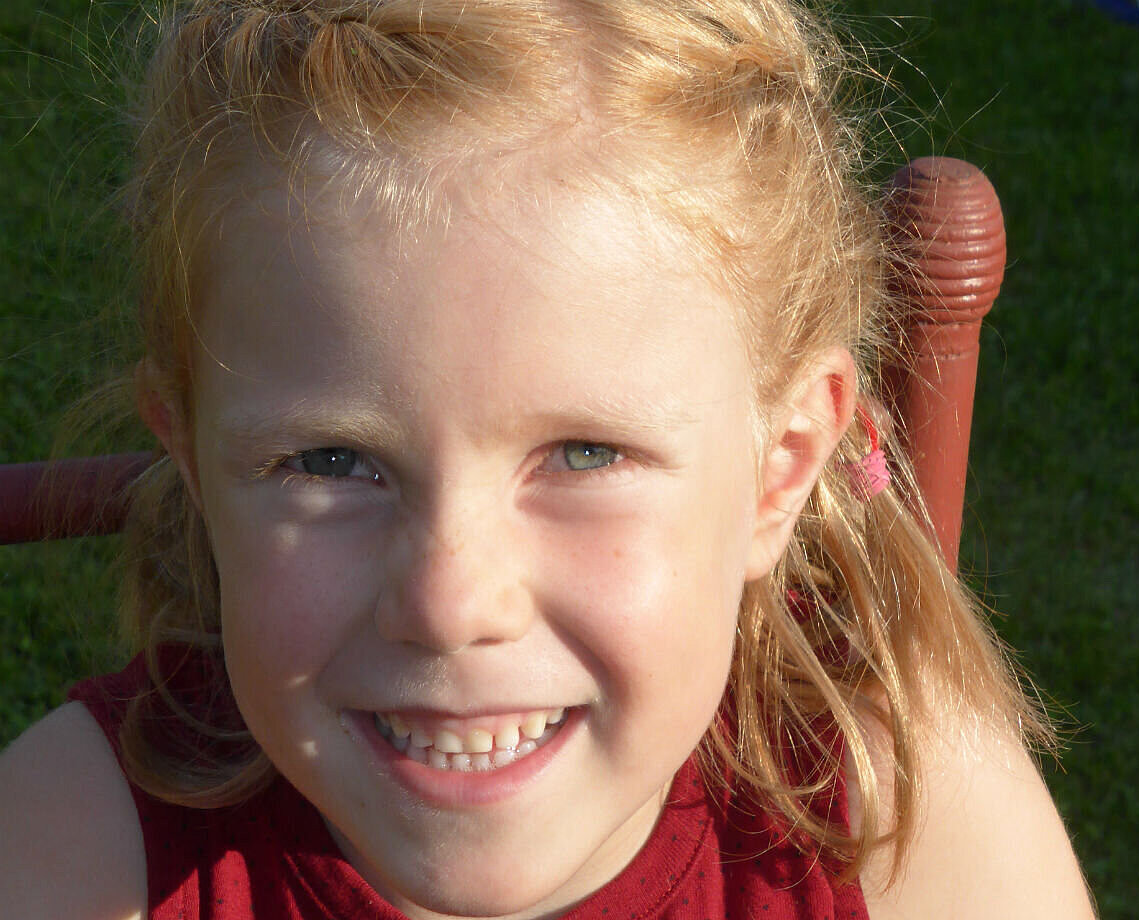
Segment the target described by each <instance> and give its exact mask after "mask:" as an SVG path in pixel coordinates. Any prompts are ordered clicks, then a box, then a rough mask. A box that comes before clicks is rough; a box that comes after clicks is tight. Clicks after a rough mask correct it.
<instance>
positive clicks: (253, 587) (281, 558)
mask: <svg viewBox="0 0 1139 920" xmlns="http://www.w3.org/2000/svg"><path fill="white" fill-rule="evenodd" d="M227 524H228V526H227V527H226V529H225V532H224V535H219V536H218V537H216V538H215V557H216V559H217V563H218V574H219V580H220V586H221V600H222V625H223V638H224V640H225V644H226V649H227V656H228V655H229V654H230V650H231V648H232V647H233V646H235V645H238V644H241V645H243V646H256V647H257V649H259V652H258V654H257V656H256V657H257V659H258V660H259V661H260V662H261V663H262V666H263V667H264V668H265V669H267V670H278V669H280V670H283V671H285V672H288V673H282V674H281V675H280V676H281V677H282V679H284V680H287V681H288V680H291V681H298V680H301V679H304V678H307V677H311V676H314V673H315V672H316V671H317V670H318V669H319V667H320V665H321V663H322V661H323V660H324V659H326V658H327V656H328V655H329V654H330V653H331V651H332V650H333V649H334V648H335V647H336V645H337V643H338V642H340V641H342V640H343V637H344V635H345V634H346V633H347V632H348V631H350V630H353V629H355V628H356V627H357V624H358V621H359V618H360V617H363V616H368V615H369V611H370V610H372V609H373V608H374V603H375V591H376V590H377V587H378V582H379V580H380V578H381V577H382V574H381V570H382V566H380V565H377V564H376V560H375V558H374V553H371V552H370V551H369V549H370V541H369V540H368V539H367V538H366V537H365V536H364V535H363V534H361V533H359V532H358V528H357V529H352V528H348V529H344V528H337V527H319V526H318V527H312V526H301V525H297V524H295V523H290V522H282V521H272V520H266V519H265V518H264V517H256V516H255V517H253V518H250V519H246V520H244V521H239V520H233V521H229V522H227ZM249 651H250V649H249V648H245V649H243V653H244V654H248V652H249Z"/></svg>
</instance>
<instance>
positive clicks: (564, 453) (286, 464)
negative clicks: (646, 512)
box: [259, 439, 629, 485]
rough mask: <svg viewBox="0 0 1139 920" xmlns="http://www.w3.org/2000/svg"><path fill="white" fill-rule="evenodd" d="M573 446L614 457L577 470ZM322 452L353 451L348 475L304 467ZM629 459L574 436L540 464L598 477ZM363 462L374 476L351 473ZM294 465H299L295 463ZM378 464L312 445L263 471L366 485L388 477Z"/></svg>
mask: <svg viewBox="0 0 1139 920" xmlns="http://www.w3.org/2000/svg"><path fill="white" fill-rule="evenodd" d="M572 449H579V450H582V451H585V452H587V453H602V454H604V453H605V452H607V453H608V454H610V455H611V459H609V460H608V462H603V463H600V464H598V465H597V466H586V467H582V468H580V469H575V468H573V467H572V466H570V460H569V457H568V451H570V450H572ZM321 454H334V455H335V454H351V455H352V460H353V463H352V467H351V470H350V471H349V473H348V474H346V475H343V476H336V475H332V474H330V473H313V472H310V471H309V470H307V469H304V464H305V463H306V461H308V460H310V459H313V458H315V457H317V456H318V455H321ZM559 455H560V458H561V461H562V462H563V463H564V464H565V467H566V468H565V469H559V470H543V469H542V467H544V466H546V465H547V464H548V463H549V462H550V460H551V459H552V458H555V457H558V456H559ZM324 459H327V460H328V461H329V462H330V463H335V462H336V458H335V456H333V457H328V458H324ZM627 459H629V455H628V453H627V452H625V451H623V450H622V449H621V448H618V447H616V446H614V445H611V444H605V443H603V442H600V441H585V440H580V439H573V440H567V441H559V442H557V443H556V444H555V445H554V446H553V447H552V448H550V449H549V450H548V451H547V452H546V454H545V456H544V458H543V460H542V463H541V464H539V466H538V471H539V472H540V474H541V475H543V476H555V475H565V474H572V475H573V476H574V478H575V479H582V478H593V477H595V476H604V475H612V473H613V468H614V467H619V466H622V465H623V461H625V460H627ZM361 463H364V464H368V465H370V466H371V467H372V470H371V472H372V475H371V477H370V478H369V477H366V476H352V475H351V471H352V470H355V468H356V466H357V465H358V464H361ZM290 464H295V466H293V465H290ZM377 465H378V464H376V462H375V461H374V459H372V458H370V457H369V456H368V455H367V454H366V453H364V452H362V451H358V450H355V449H354V448H351V447H340V446H337V447H313V448H309V449H308V450H302V451H298V452H296V453H293V454H289V455H287V456H284V457H281V458H278V459H276V460H273V461H271V462H270V463H268V464H266V465H265V467H263V468H262V470H261V471H259V472H260V473H261V474H262V475H268V474H271V473H273V472H275V471H277V470H281V471H283V472H285V473H287V474H288V475H289V478H290V479H292V478H295V479H298V480H301V481H306V482H322V481H327V480H344V481H345V482H363V483H366V484H370V483H378V484H381V485H382V484H383V481H384V476H383V474H382V473H381V472H380V471H379V470H378V469H376V466H377Z"/></svg>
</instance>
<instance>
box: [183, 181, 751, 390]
mask: <svg viewBox="0 0 1139 920" xmlns="http://www.w3.org/2000/svg"><path fill="white" fill-rule="evenodd" d="M300 204H303V205H304V206H303V207H300V206H299V205H300ZM240 210H241V211H242V213H241V214H240V215H235V217H234V219H233V220H228V221H226V223H225V225H224V227H223V229H222V232H221V234H220V236H219V239H218V240H217V244H216V245H215V247H214V249H215V252H214V255H213V258H212V260H211V261H212V263H213V264H212V266H211V270H210V271H209V272H208V274H207V276H206V277H203V279H202V283H201V291H202V295H203V296H202V310H201V322H200V324H199V328H200V332H201V344H202V347H201V349H200V350H199V355H198V361H199V362H202V361H205V362H208V363H210V364H212V365H214V366H216V367H224V368H226V369H227V370H228V371H229V372H231V373H234V374H236V375H237V376H238V377H245V378H248V379H249V380H254V381H256V380H259V379H265V380H270V379H278V378H279V379H282V380H284V381H285V384H284V386H285V387H288V388H292V389H293V390H294V396H295V397H296V398H298V399H302V398H306V396H305V392H306V391H303V388H302V387H301V386H300V382H301V381H307V383H306V386H308V391H307V392H309V393H312V392H315V390H317V389H319V390H322V391H323V390H324V389H327V387H326V386H325V384H324V383H322V382H321V381H329V380H332V381H334V383H335V384H336V385H342V384H343V383H344V381H345V380H355V381H359V382H360V384H361V386H362V387H364V388H372V389H375V390H385V389H387V390H391V389H393V388H394V387H396V386H397V385H398V386H399V387H403V388H405V389H406V388H407V387H408V386H413V387H417V386H426V385H428V384H429V383H430V384H431V385H434V384H435V383H437V382H439V381H444V382H446V383H447V385H448V386H455V387H460V388H462V389H463V397H464V398H468V397H470V398H473V397H472V393H477V392H483V393H485V394H486V397H487V398H486V404H487V405H490V406H493V407H494V408H495V409H496V411H497V410H499V409H502V408H503V407H504V406H507V405H508V404H510V403H511V401H513V402H518V401H526V400H527V399H529V398H530V397H533V400H531V401H532V402H543V403H544V404H546V405H548V406H559V405H564V404H565V403H566V401H567V400H569V401H572V400H573V398H574V394H575V393H576V394H578V395H579V396H581V398H582V399H587V400H591V401H593V402H594V403H595V404H601V403H606V402H607V403H609V404H612V403H613V402H614V401H615V400H617V399H618V397H619V396H620V391H622V390H625V391H627V392H631V391H633V390H636V391H638V392H642V391H643V392H645V393H646V394H647V395H648V398H649V399H650V400H651V401H652V402H654V403H661V402H668V401H670V400H679V401H681V402H683V401H684V399H685V398H686V394H688V393H689V392H694V391H695V390H700V391H701V393H702V396H701V398H711V399H715V398H719V397H720V396H722V395H727V392H726V391H728V390H732V391H735V390H738V389H740V388H741V387H744V386H746V380H747V373H746V369H747V368H746V357H745V356H744V349H743V348H742V345H741V344H740V342H739V341H738V333H737V330H736V325H735V323H734V320H733V312H732V307H731V304H730V303H729V302H728V300H727V298H726V297H725V296H723V295H722V294H721V293H720V291H719V290H717V288H716V287H715V286H714V285H712V284H711V283H710V282H709V281H708V280H707V279H706V278H705V277H704V276H703V274H702V273H701V272H700V271H699V269H698V266H697V265H696V264H695V261H694V260H693V258H692V257H691V254H690V253H689V252H687V251H686V250H685V247H684V245H683V243H682V242H681V241H680V240H678V239H677V238H676V237H674V235H673V234H672V233H671V232H670V231H668V230H666V229H662V228H661V227H660V226H658V225H657V224H655V223H654V222H653V221H652V219H651V215H646V214H645V213H644V209H643V208H641V207H638V206H636V205H634V204H632V203H630V202H629V201H627V200H625V199H623V198H621V197H620V196H617V195H614V194H600V193H595V194H585V193H583V192H582V191H580V190H567V189H565V188H562V187H555V188H547V189H541V190H535V193H534V194H531V195H529V196H521V195H515V194H511V195H504V196H502V197H499V198H494V197H492V196H491V195H489V194H484V195H482V196H481V197H479V196H477V195H471V194H468V195H467V196H466V197H465V198H463V199H458V198H457V199H456V202H455V204H454V206H453V207H452V208H451V209H450V210H449V212H448V214H447V216H446V217H447V219H446V220H435V221H422V222H418V223H413V224H410V225H408V224H401V223H397V222H396V221H394V220H393V219H392V218H391V216H390V215H389V214H387V213H385V212H384V210H383V209H382V208H376V207H374V206H371V205H369V203H367V202H365V201H357V202H354V203H352V204H350V205H349V206H345V199H344V198H342V197H338V196H335V194H334V195H333V197H331V198H329V197H323V198H318V199H315V200H308V201H303V202H298V201H297V200H296V197H295V193H294V192H291V191H290V190H288V189H287V188H286V189H283V188H281V187H275V188H274V187H270V188H267V189H266V190H264V191H263V192H262V193H259V194H256V195H253V196H249V197H248V200H247V203H246V204H245V205H243V206H242V207H241V208H240ZM696 355H700V356H701V357H702V359H703V360H706V361H710V362H718V363H719V364H720V365H722V366H723V368H725V369H726V368H731V370H730V371H727V370H725V372H724V373H723V374H722V375H720V377H719V378H717V381H716V382H714V385H713V384H708V385H707V386H705V385H704V384H703V383H700V382H699V381H695V382H694V381H692V380H690V379H688V378H690V377H691V376H692V375H696V374H701V373H703V371H702V370H701V369H700V368H699V367H697V365H696V364H695V363H694V356H696ZM301 356H303V357H304V358H305V359H306V360H307V362H308V363H307V365H306V366H304V367H301V366H299V365H298V363H297V358H298V357H301ZM674 375H675V376H676V378H677V379H676V380H675V381H672V383H671V384H670V385H669V386H665V385H664V384H663V383H662V384H661V385H660V386H656V390H655V391H654V392H653V393H651V394H649V393H648V390H649V389H650V387H649V382H650V381H655V380H664V381H667V380H668V378H670V377H672V376H674ZM207 376H208V375H207ZM294 383H295V384H297V385H296V386H295V387H294ZM702 387H703V389H701V388H702ZM666 390H667V392H666ZM475 408H480V407H475Z"/></svg>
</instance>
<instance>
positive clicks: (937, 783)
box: [848, 712, 1094, 920]
mask: <svg viewBox="0 0 1139 920" xmlns="http://www.w3.org/2000/svg"><path fill="white" fill-rule="evenodd" d="M864 729H865V730H866V734H867V735H868V738H869V741H870V749H871V754H872V759H873V760H874V761H875V770H876V772H877V774H878V776H879V777H883V776H889V775H890V771H891V769H892V767H891V757H892V745H891V742H890V739H889V736H888V732H886V731H885V730H884V729H882V728H881V726H880V725H878V723H875V722H873V721H872V720H867V721H866V722H865V723H864ZM918 755H919V759H920V764H921V768H920V769H921V773H920V794H919V798H918V802H919V805H918V814H917V815H916V816H915V817H916V820H915V822H914V827H915V832H914V836H913V838H912V840H910V841H909V843H908V845H907V846H906V847H905V851H904V858H903V860H902V862H901V864H900V868H899V870H898V872H897V873H896V874H894V873H893V868H894V866H893V859H892V857H893V850H892V848H891V847H889V846H887V847H881V848H879V849H878V850H876V851H875V852H874V853H873V854H872V855H871V857H870V861H869V864H868V865H867V867H866V869H865V870H864V871H863V872H862V874H861V876H860V881H861V883H862V888H863V892H864V895H865V897H866V903H867V907H868V909H869V912H870V916H871V917H872V918H875V920H888V918H894V917H916V916H921V917H941V916H944V917H970V918H975V920H986V918H994V920H995V918H1001V920H1005V918H1021V917H1024V918H1027V917H1032V918H1034V920H1046V918H1057V920H1059V918H1065V920H1067V918H1088V920H1090V918H1092V917H1094V913H1093V910H1092V907H1091V903H1090V899H1089V896H1088V892H1087V889H1086V887H1085V885H1084V881H1083V877H1082V876H1081V874H1080V869H1079V865H1078V864H1077V862H1076V858H1075V855H1074V854H1073V852H1072V847H1071V844H1070V842H1069V840H1068V836H1067V833H1066V832H1065V830H1064V826H1063V823H1062V822H1061V820H1060V816H1059V814H1058V813H1057V811H1056V807H1055V805H1054V804H1053V802H1052V799H1051V796H1050V795H1049V792H1048V789H1047V787H1046V786H1045V784H1044V781H1043V779H1042V777H1041V775H1040V771H1039V770H1038V769H1037V766H1036V763H1035V761H1034V760H1033V758H1032V756H1031V755H1030V753H1029V752H1028V751H1027V750H1026V748H1025V746H1024V744H1023V743H1022V741H1021V739H1020V737H1019V733H1018V732H1017V731H1016V730H1015V728H1012V727H1007V726H1002V725H996V724H993V722H992V721H990V720H987V719H984V718H982V717H980V716H977V715H975V714H966V713H961V712H958V713H954V714H950V715H948V716H947V717H946V718H945V719H944V721H943V722H942V723H941V724H940V725H938V726H937V728H936V730H930V731H927V732H925V733H923V734H922V736H921V740H920V743H919V751H918ZM848 775H849V776H850V777H851V782H850V805H851V823H852V827H853V829H855V830H856V831H857V824H858V822H860V821H861V818H862V815H861V793H860V791H859V790H858V788H857V785H856V782H855V780H854V777H855V775H856V774H855V773H854V771H853V770H848ZM880 786H881V788H880V790H879V795H880V806H879V807H880V813H881V814H891V813H892V812H893V796H892V788H891V787H892V784H891V783H889V782H886V783H880Z"/></svg>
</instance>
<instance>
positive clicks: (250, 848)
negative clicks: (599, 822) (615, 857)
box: [70, 658, 867, 920]
mask: <svg viewBox="0 0 1139 920" xmlns="http://www.w3.org/2000/svg"><path fill="white" fill-rule="evenodd" d="M149 689H150V681H149V679H148V678H147V675H146V669H145V666H144V665H143V662H142V661H141V659H138V658H136V659H135V660H134V661H133V662H131V664H130V665H129V666H128V667H127V668H126V669H125V670H124V671H122V672H120V673H119V674H113V675H108V676H104V677H99V678H94V679H92V680H87V681H84V682H82V683H80V684H78V685H76V686H75V687H74V688H72V690H71V693H70V698H71V699H73V700H78V701H80V702H82V703H84V704H85V705H86V706H87V708H88V710H89V711H90V712H91V713H92V715H93V716H94V717H95V719H96V721H97V722H98V723H99V725H100V726H101V727H102V729H103V731H104V732H105V734H106V736H107V738H108V740H109V741H110V743H111V746H112V748H113V749H114V751H115V754H116V756H121V749H120V745H119V727H120V725H121V724H122V720H123V716H124V713H125V711H126V706H127V703H128V702H129V701H130V700H131V699H133V698H134V697H136V696H138V695H139V694H140V693H145V692H146V691H147V690H149ZM131 791H132V793H133V795H134V801H135V805H136V807H137V809H138V816H139V821H140V823H141V827H142V834H143V840H144V844H145V848H146V861H147V883H148V903H149V914H148V916H149V917H150V918H151V920H251V918H257V920H357V918H359V920H401V918H403V914H401V913H400V912H399V911H397V910H395V909H394V908H393V907H392V906H391V905H389V904H388V903H387V902H386V901H385V900H384V899H383V898H381V897H380V896H379V895H378V894H377V893H376V892H375V891H374V890H373V889H372V888H371V887H370V886H369V885H368V884H367V882H365V881H364V880H363V879H362V878H361V877H360V876H359V875H358V874H357V872H356V871H355V869H353V868H352V866H351V865H349V864H348V862H347V861H346V860H345V859H344V858H343V856H341V854H340V851H339V849H338V848H337V846H336V844H335V842H334V841H333V839H332V836H331V834H330V833H329V831H328V828H327V827H325V824H324V822H323V820H322V819H321V816H320V814H319V813H318V812H317V810H316V809H315V808H314V807H313V806H312V805H311V804H309V802H308V801H307V800H306V799H305V798H304V797H303V796H301V794H300V793H299V792H297V791H296V789H294V788H293V787H292V786H291V785H290V784H289V783H288V782H287V781H286V780H284V779H283V778H280V777H279V778H278V779H277V780H275V781H274V782H273V784H272V785H271V786H270V787H269V788H268V789H266V790H265V791H264V792H262V793H259V794H258V795H256V796H255V797H253V798H251V799H249V800H248V801H246V802H244V803H243V804H241V805H237V806H232V807H226V808H218V809H208V810H207V809H194V808H186V807H182V806H177V805H171V804H168V803H166V802H162V801H159V800H157V799H155V798H153V797H151V796H149V795H147V794H146V793H145V792H143V791H142V790H140V789H138V788H137V787H135V786H133V785H132V786H131ZM830 818H831V820H833V821H836V822H842V823H843V824H845V823H846V820H847V817H846V801H845V790H843V789H840V790H839V791H838V794H837V795H836V797H835V799H834V801H833V802H832V803H831V806H830ZM565 917H566V918H568V920H586V918H589V920H595V918H596V920H602V918H604V920H634V918H636V920H732V918H735V920H744V918H749V920H750V918H763V920H792V918H795V920H867V912H866V904H865V901H864V899H863V896H862V891H861V889H860V888H859V886H858V884H857V883H852V884H846V885H840V884H839V883H838V880H837V879H836V878H835V877H834V876H833V875H831V874H829V873H828V872H827V871H826V870H825V868H824V867H823V865H822V863H821V862H820V860H819V859H817V858H816V857H812V856H810V855H804V854H803V853H801V852H799V850H797V849H796V848H795V846H794V845H793V844H792V843H791V842H790V841H788V840H787V838H786V836H785V835H784V834H782V833H781V832H780V831H779V830H778V829H777V825H776V823H775V822H774V821H773V820H772V819H771V818H770V817H768V816H766V815H764V814H760V815H751V814H748V813H745V812H743V811H741V810H736V809H733V808H732V807H731V806H730V805H729V806H728V807H727V808H725V807H723V806H722V805H720V804H717V803H716V802H715V801H713V800H712V799H711V798H710V797H709V795H708V793H707V791H706V788H705V784H704V782H703V781H702V779H701V777H700V775H699V771H698V769H697V767H696V764H695V761H694V759H693V758H690V759H689V761H688V762H687V763H686V764H685V765H684V766H683V767H682V768H681V770H680V772H679V773H678V774H677V776H676V778H675V780H674V781H673V785H672V790H671V794H670V798H669V803H668V805H667V806H666V807H665V810H664V812H663V813H662V814H661V817H660V820H659V822H658V823H657V827H656V829H655V830H654V832H653V834H652V836H651V837H650V838H649V840H648V842H647V843H646V844H645V846H644V848H643V849H642V850H641V852H640V853H638V854H637V856H636V857H635V858H634V859H633V861H632V863H630V864H629V865H628V866H627V867H626V868H625V870H624V871H623V872H622V873H621V874H620V875H618V876H617V878H615V879H614V880H613V881H612V882H610V883H609V884H608V885H606V886H605V887H604V888H602V889H601V890H600V891H598V892H597V893H596V894H594V895H593V896H592V897H590V898H589V899H588V900H586V901H584V902H583V903H581V904H579V905H578V906H577V907H575V908H573V909H572V910H571V911H569V912H568V913H567V914H566V915H565Z"/></svg>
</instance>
